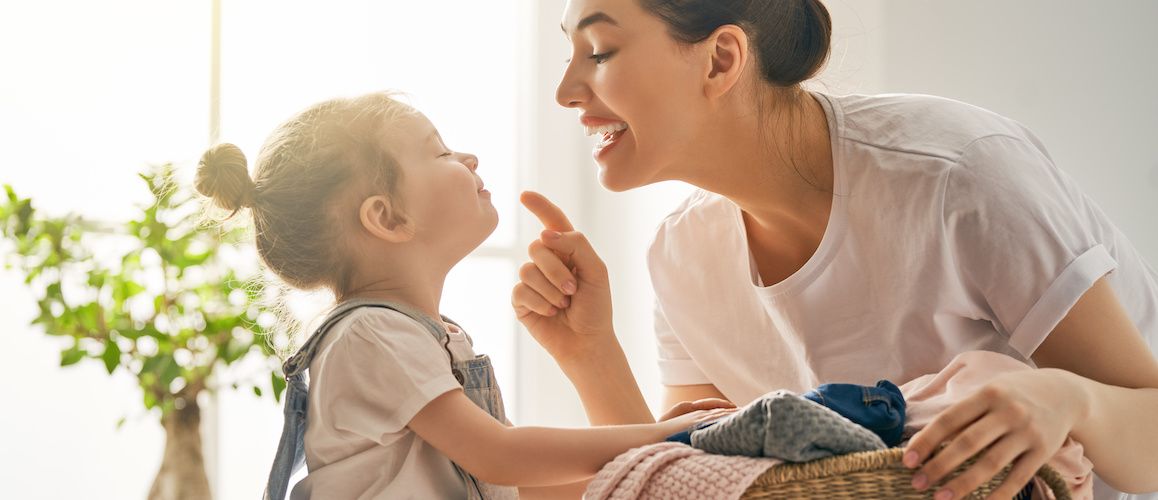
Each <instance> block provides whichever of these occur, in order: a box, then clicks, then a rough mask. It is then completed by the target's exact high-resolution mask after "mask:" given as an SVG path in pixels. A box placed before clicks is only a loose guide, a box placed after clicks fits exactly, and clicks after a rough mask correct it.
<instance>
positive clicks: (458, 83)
mask: <svg viewBox="0 0 1158 500" xmlns="http://www.w3.org/2000/svg"><path fill="white" fill-rule="evenodd" d="M826 4H827V6H828V7H829V9H830V11H831V12H832V15H833V18H834V23H835V29H834V31H835V32H834V51H833V54H832V57H831V59H830V61H829V63H828V68H827V70H826V71H825V72H824V73H823V75H822V76H821V77H820V78H819V79H818V80H817V81H815V82H812V84H811V86H812V88H814V89H816V90H819V91H822V92H830V93H835V94H845V93H884V92H911V93H925V94H935V95H941V96H945V97H950V98H954V99H958V100H962V101H965V102H969V103H972V104H975V105H978V106H982V107H985V108H988V109H991V110H993V111H996V112H998V113H1000V114H1003V115H1005V116H1008V117H1011V118H1013V119H1016V120H1018V121H1020V122H1022V123H1024V124H1026V125H1027V126H1028V127H1029V128H1030V129H1032V130H1034V131H1035V132H1036V133H1037V135H1038V136H1039V137H1040V138H1041V139H1042V140H1043V141H1044V143H1045V145H1046V146H1047V147H1048V148H1049V151H1050V153H1051V154H1052V156H1053V158H1054V159H1055V160H1056V162H1057V164H1058V165H1059V166H1060V167H1061V168H1062V169H1063V170H1066V171H1068V172H1069V173H1070V174H1071V175H1072V176H1073V177H1075V178H1076V179H1077V181H1078V182H1079V183H1080V184H1081V185H1082V186H1083V187H1084V188H1085V189H1086V191H1087V192H1088V193H1089V194H1090V195H1091V196H1092V197H1093V198H1094V199H1095V200H1096V201H1097V202H1098V203H1099V204H1100V205H1101V207H1102V208H1103V209H1104V210H1105V211H1106V212H1107V213H1108V214H1109V216H1110V217H1111V219H1113V220H1114V221H1115V222H1116V223H1117V224H1118V226H1119V227H1120V228H1121V229H1122V230H1123V231H1124V232H1125V233H1126V235H1127V236H1128V237H1130V238H1131V240H1132V241H1133V242H1134V244H1135V245H1136V246H1137V247H1138V248H1139V249H1140V250H1141V251H1142V253H1143V254H1144V255H1145V256H1146V257H1147V258H1148V259H1149V261H1150V262H1151V263H1152V264H1158V224H1155V222H1154V214H1158V153H1156V152H1155V149H1154V142H1155V139H1154V137H1155V135H1156V133H1158V94H1156V93H1155V92H1154V91H1153V90H1154V89H1155V88H1158V58H1156V57H1155V56H1154V54H1155V53H1156V50H1158V30H1154V29H1153V23H1154V21H1155V20H1158V3H1156V2H1152V1H1149V0H1116V1H1114V2H1056V1H1050V0H1018V1H1009V0H975V1H971V2H948V1H937V2H929V1H917V0H888V1H885V0H830V1H827V2H826ZM562 9H563V2H562V1H560V0H492V1H488V2H478V1H471V0H423V1H408V2H401V1H394V0H330V1H327V2H320V1H302V0H290V1H286V0H282V1H272V0H213V1H203V2H171V1H161V2H158V1H147V0H106V1H102V2H90V1H81V0H42V1H37V2H20V1H14V0H3V2H0V151H2V154H0V184H11V185H13V186H14V187H15V188H16V189H17V191H18V192H19V193H20V194H21V195H22V196H26V197H31V198H32V199H33V200H34V201H35V203H36V206H37V207H38V208H39V209H40V210H42V211H44V212H47V213H55V214H64V213H67V212H75V213H80V214H83V215H84V216H85V217H86V218H88V219H91V220H98V221H109V222H116V221H122V220H126V219H127V218H129V217H133V216H134V215H135V214H136V210H137V208H136V207H137V206H138V205H140V204H143V203H146V202H148V201H149V200H150V193H149V192H148V190H147V189H145V188H144V186H143V184H142V183H141V182H139V180H137V178H136V176H135V174H136V173H137V172H140V171H143V170H144V169H146V168H147V166H148V165H150V164H159V163H165V162H173V163H175V164H176V165H177V166H178V168H179V171H178V176H179V178H181V179H184V180H185V182H187V180H188V179H191V177H192V171H193V169H194V167H195V166H196V162H197V158H198V157H199V156H200V154H201V152H202V151H203V150H204V149H205V148H206V147H207V146H208V145H209V144H211V143H214V142H217V141H227V142H233V143H235V144H237V145H239V146H241V148H242V149H243V150H244V151H245V152H246V154H247V155H248V156H249V157H250V158H251V159H252V158H254V157H255V156H256V154H257V151H258V149H259V147H260V145H261V141H262V140H263V139H264V137H265V135H266V134H267V133H269V132H270V131H271V130H272V129H273V128H274V127H275V126H276V125H277V124H278V123H279V122H281V121H282V120H284V119H286V118H287V117H289V116H291V115H292V114H293V113H294V112H296V111H297V110H299V109H301V108H303V107H305V106H307V105H309V104H312V103H314V102H317V101H320V100H323V99H326V98H330V97H334V96H339V95H355V94H359V93H363V92H367V91H373V90H381V89H397V90H401V91H404V92H406V93H407V94H408V95H409V100H410V102H412V103H413V104H414V105H415V106H417V107H418V108H419V109H421V110H422V111H424V112H425V113H426V114H427V115H428V116H429V117H430V118H431V120H432V121H433V122H434V123H435V124H436V126H438V127H439V129H440V130H441V132H442V135H443V137H444V138H445V139H446V142H447V143H448V145H449V146H450V147H451V148H453V149H456V150H461V151H469V152H474V153H476V154H477V155H478V156H479V157H480V158H481V169H480V174H481V175H482V176H483V178H484V179H485V180H486V183H487V187H488V189H490V190H491V191H492V192H493V193H494V197H493V199H494V200H495V205H496V206H497V207H498V209H499V214H500V219H501V222H500V224H499V228H498V230H497V231H496V232H495V234H494V235H493V236H492V237H491V238H490V239H489V240H488V241H487V243H486V244H485V245H484V246H483V247H482V248H480V249H479V250H478V251H477V252H476V253H475V254H474V255H473V256H471V257H470V258H468V259H467V260H466V261H465V262H464V263H463V264H462V265H461V266H459V267H458V268H457V269H456V270H455V271H454V273H453V274H452V275H451V277H450V280H449V283H448V287H447V289H446V292H445V296H444V303H443V312H444V313H446V314H448V315H449V316H451V317H453V318H455V319H456V320H458V321H459V322H461V323H463V324H464V325H466V326H467V329H468V330H469V331H470V332H471V333H472V335H473V336H474V338H475V339H476V349H477V350H478V351H480V352H486V353H488V354H490V355H491V356H492V357H493V358H494V360H495V363H496V366H497V368H498V375H499V379H500V383H501V384H502V386H503V389H504V395H505V397H506V400H507V401H506V403H507V407H508V408H509V409H510V411H509V414H510V415H511V418H512V420H513V421H514V422H515V423H518V424H538V425H565V426H579V425H584V424H585V418H584V416H583V412H582V409H581V407H580V405H579V402H578V398H577V397H576V396H575V394H574V391H573V390H572V388H571V386H570V384H569V383H567V381H566V380H565V378H564V377H563V376H562V374H561V373H560V371H559V370H558V368H556V367H555V365H554V364H553V363H552V362H551V361H550V359H549V358H547V357H546V356H545V355H543V353H542V352H541V351H540V350H539V348H538V346H537V345H536V344H535V343H534V341H533V340H531V339H530V338H529V336H527V335H526V334H525V332H523V331H521V329H520V327H519V326H518V323H517V322H516V321H515V319H514V315H513V313H512V312H511V310H510V306H509V293H510V289H511V287H512V286H513V285H514V283H515V281H516V269H517V266H518V265H519V264H521V263H522V262H523V260H525V258H526V257H525V248H526V245H527V243H529V242H530V241H531V239H532V238H535V237H536V235H537V234H538V231H539V228H538V226H537V225H536V223H535V221H534V220H533V219H531V218H530V217H529V216H528V214H526V213H524V212H522V211H520V210H519V209H518V207H517V205H516V203H517V202H516V198H517V194H518V192H519V191H520V190H522V189H535V190H539V191H541V192H544V193H545V194H547V195H548V196H550V197H552V198H553V199H554V200H556V201H557V202H558V203H559V204H560V205H561V206H562V207H563V208H564V209H565V210H567V212H568V213H569V214H570V215H571V217H572V220H573V222H574V223H575V225H576V226H577V228H579V229H580V230H583V231H585V232H586V233H587V234H588V235H589V236H590V238H591V240H592V241H593V243H594V244H595V246H596V248H597V249H598V250H599V251H600V252H601V253H602V255H603V257H604V259H605V260H606V261H607V263H608V266H609V269H610V272H611V278H612V284H613V296H614V299H615V311H616V318H615V320H616V328H617V331H618V334H619V336H620V338H621V341H622V342H623V344H624V347H625V349H626V350H627V352H628V356H629V358H630V360H631V363H632V367H633V369H634V371H635V373H636V375H637V377H638V378H639V381H640V384H641V386H642V387H643V389H644V392H645V395H646V396H647V397H648V399H649V401H650V402H651V403H652V405H653V408H654V409H657V410H658V408H656V405H658V402H659V384H658V373H657V371H656V368H655V357H656V355H655V349H654V346H653V342H652V338H651V333H650V332H651V303H652V300H653V293H652V291H651V288H650V283H649V281H648V278H647V272H646V267H645V265H644V251H645V248H646V246H647V244H648V242H649V240H650V238H651V235H652V232H653V230H654V228H655V226H656V224H658V223H659V221H660V220H661V219H662V217H663V216H664V215H666V213H668V212H669V211H670V210H671V209H672V208H674V207H675V205H676V204H677V203H678V202H679V200H680V199H681V198H682V197H683V196H686V195H687V193H688V192H689V188H688V187H687V186H684V185H678V184H660V185H655V186H650V187H647V188H644V189H638V190H635V191H632V192H629V193H620V194H614V193H609V192H606V191H605V190H603V189H602V188H601V187H600V186H599V185H598V182H597V180H596V177H595V174H596V169H595V167H594V165H593V162H592V160H591V156H590V148H591V141H590V140H589V139H587V138H585V137H584V136H583V133H582V129H581V127H580V126H579V124H578V120H577V113H575V112H574V111H571V110H566V109H563V108H560V107H559V106H557V105H556V104H555V102H554V88H555V85H556V83H557V82H558V79H559V76H560V74H561V71H562V69H563V60H564V59H565V58H567V57H568V55H569V46H568V44H567V42H566V40H565V39H564V37H563V35H562V34H561V33H560V32H559V21H560V18H561V13H562ZM3 248H4V247H0V251H4V250H3ZM317 302H318V301H316V300H315V301H312V302H311V301H310V300H304V301H301V304H300V309H301V311H299V312H300V313H301V314H302V315H304V316H308V315H309V313H310V311H311V308H317V307H319V305H318V303H317ZM35 304H36V296H35V293H34V292H33V291H32V290H30V289H29V288H28V287H27V286H25V285H24V284H23V280H22V278H20V277H19V276H18V275H17V274H16V273H15V272H14V271H0V360H2V362H0V397H2V403H0V483H2V484H4V490H5V493H4V494H3V495H2V496H4V497H5V498H20V499H39V498H46V499H47V498H90V499H128V498H144V497H146V496H147V493H148V490H149V486H150V484H151V482H152V479H153V477H154V475H155V474H156V472H157V468H158V466H159V464H160V461H161V452H162V448H163V446H164V432H163V430H162V429H161V428H160V426H159V425H158V423H157V417H156V414H155V413H150V412H147V411H146V410H145V409H144V407H143V406H142V404H141V397H142V395H141V390H140V389H139V388H138V385H137V382H136V380H135V378H134V377H132V376H131V375H129V374H126V373H124V372H120V371H117V372H114V374H113V375H111V376H110V375H109V374H108V373H107V372H106V370H105V367H104V366H102V365H101V364H100V363H94V362H90V361H89V360H86V361H84V362H81V363H78V364H76V365H74V366H69V367H65V368H62V367H61V366H60V364H61V354H60V351H61V349H62V346H63V344H62V343H61V342H62V339H59V338H55V337H50V336H46V335H44V333H43V332H42V331H41V330H39V329H37V328H34V327H31V326H29V322H30V321H31V320H32V319H33V318H34V317H36V315H37V309H36V305H35ZM314 310H316V309H314ZM202 410H203V421H202V429H203V433H204V440H205V441H204V443H205V454H206V468H207V472H208V476H209V482H210V485H211V488H212V490H213V491H214V493H215V496H216V498H219V499H226V500H232V499H245V498H255V497H257V496H258V495H260V493H261V489H262V487H263V484H264V480H265V477H266V474H267V473H268V470H269V469H268V468H269V465H270V460H271V458H272V455H273V452H274V449H275V448H276V441H277V437H278V434H279V432H280V429H281V423H282V418H281V414H280V407H279V405H278V404H277V403H275V402H274V400H273V398H271V397H269V395H268V394H266V395H265V396H264V397H261V398H259V397H257V396H255V395H254V394H253V392H251V391H229V390H227V391H220V392H217V393H215V394H212V395H207V396H206V397H205V398H204V401H202ZM122 419H124V421H123V425H120V426H119V428H118V422H120V421H121V420H122Z"/></svg>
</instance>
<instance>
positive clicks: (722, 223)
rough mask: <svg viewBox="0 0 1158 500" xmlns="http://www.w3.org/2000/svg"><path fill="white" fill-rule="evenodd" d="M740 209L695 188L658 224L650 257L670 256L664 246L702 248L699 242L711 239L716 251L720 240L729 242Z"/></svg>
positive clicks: (725, 200) (721, 197)
mask: <svg viewBox="0 0 1158 500" xmlns="http://www.w3.org/2000/svg"><path fill="white" fill-rule="evenodd" d="M738 217H739V208H738V207H736V205H735V203H733V202H732V201H731V200H729V199H728V198H727V197H724V196H722V195H719V194H716V193H713V192H711V191H706V190H703V189H696V190H695V191H693V192H692V193H691V194H690V195H688V197H687V198H685V199H684V201H683V202H682V203H680V204H679V205H678V206H677V207H676V208H675V210H672V211H671V213H669V214H668V215H667V217H665V218H664V219H663V221H662V222H660V223H659V226H658V227H656V230H655V236H654V237H653V238H652V241H651V246H650V251H649V252H648V253H649V255H650V259H651V260H652V261H653V262H654V261H655V260H656V259H657V258H658V257H657V254H660V255H668V256H669V257H670V256H671V252H667V251H665V250H664V249H670V248H681V249H683V250H684V251H685V253H686V252H687V251H689V250H690V249H694V248H699V247H703V245H701V244H700V243H702V242H705V241H711V242H713V245H712V248H713V249H715V250H719V249H720V247H719V245H720V244H722V242H725V241H730V240H731V239H732V238H729V236H733V235H734V234H735V233H737V232H738V231H739V226H738V222H739V219H738Z"/></svg>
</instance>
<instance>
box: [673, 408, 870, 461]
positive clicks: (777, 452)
mask: <svg viewBox="0 0 1158 500" xmlns="http://www.w3.org/2000/svg"><path fill="white" fill-rule="evenodd" d="M691 442H692V446H694V447H696V448H699V449H701V450H704V451H707V452H709V453H717V454H720V455H743V456H749V457H772V458H778V459H781V460H785V461H788V462H807V461H810V460H816V459H819V458H825V457H830V456H834V455H842V454H845V453H853V452H857V451H870V450H880V449H884V448H885V443H884V442H883V441H881V439H880V438H879V437H877V435H876V434H874V433H873V432H872V431H870V430H868V429H866V428H864V427H862V426H860V425H857V424H856V423H854V422H853V421H851V420H849V419H847V418H845V417H843V416H841V415H840V414H838V413H836V412H835V411H833V410H831V409H829V408H826V407H824V406H822V405H820V404H817V403H814V402H812V401H809V400H807V399H804V398H803V397H801V396H799V395H796V394H793V393H791V392H788V391H776V392H772V393H769V394H766V395H764V396H762V397H760V398H759V399H757V400H755V401H753V402H752V403H751V404H749V405H747V406H745V407H744V408H742V409H740V410H739V411H737V412H736V413H734V414H732V415H730V416H728V417H725V418H723V419H721V420H718V421H717V422H716V423H715V425H711V426H709V427H704V428H702V429H697V430H693V431H692V432H691Z"/></svg>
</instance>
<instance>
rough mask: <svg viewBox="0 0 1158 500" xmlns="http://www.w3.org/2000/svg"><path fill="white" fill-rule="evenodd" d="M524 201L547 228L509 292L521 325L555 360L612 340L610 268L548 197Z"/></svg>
mask: <svg viewBox="0 0 1158 500" xmlns="http://www.w3.org/2000/svg"><path fill="white" fill-rule="evenodd" d="M520 201H521V202H522V203H523V206H525V207H527V209H528V210H530V211H531V213H533V214H535V216H536V217H538V218H539V220H540V221H541V222H542V223H543V226H544V227H545V228H546V230H544V231H543V232H542V234H541V235H540V239H538V240H535V241H533V242H532V243H531V245H530V247H529V249H528V254H529V255H530V258H531V261H530V262H527V263H525V264H523V265H522V267H520V268H519V279H520V282H519V283H518V284H516V285H515V288H514V290H513V291H512V292H511V305H512V306H513V307H514V308H515V314H516V315H517V316H518V318H519V321H520V322H522V323H523V326H525V327H526V328H527V330H529V331H530V332H531V335H532V336H533V337H534V338H535V340H536V341H537V342H538V343H539V345H542V346H543V348H544V349H546V350H547V352H548V353H550V354H551V356H552V357H554V358H555V359H556V361H565V360H569V359H572V358H575V357H577V356H579V355H580V354H583V353H593V352H596V351H597V350H598V349H600V348H601V347H602V346H601V345H600V343H602V342H607V341H613V342H614V341H615V333H614V330H613V328H612V323H611V286H610V283H609V282H608V279H607V266H605V265H604V264H603V261H602V260H600V258H599V256H598V255H597V254H596V253H595V250H594V249H593V248H592V247H591V244H590V243H589V242H588V241H587V238H586V237H585V236H583V233H580V232H578V231H575V230H574V228H573V227H572V226H571V222H570V221H569V220H568V219H567V216H566V214H564V213H563V211H562V210H560V209H559V207H557V206H555V205H554V204H553V203H551V201H550V200H548V199H547V198H546V197H544V196H543V195H540V194H538V193H535V192H531V191H526V192H524V193H523V194H522V196H521V197H520Z"/></svg>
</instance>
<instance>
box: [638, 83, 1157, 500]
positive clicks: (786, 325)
mask: <svg viewBox="0 0 1158 500" xmlns="http://www.w3.org/2000/svg"><path fill="white" fill-rule="evenodd" d="M815 97H816V98H817V100H818V101H819V102H820V103H821V104H822V106H823V107H824V110H825V113H826V115H827V117H828V122H829V131H830V133H831V138H832V153H833V163H834V174H835V179H834V189H833V191H834V193H833V198H832V199H833V201H832V212H831V216H830V219H829V222H828V226H827V229H826V230H825V233H824V237H823V240H822V241H821V243H820V247H819V248H818V249H817V251H816V253H815V254H814V255H813V256H812V257H811V258H810V259H809V260H808V261H807V263H806V264H805V265H804V266H803V267H802V268H801V269H800V270H798V271H797V272H796V273H795V274H793V275H792V276H790V277H788V278H787V279H785V280H783V281H781V282H779V283H775V284H771V285H769V286H763V285H762V283H761V282H760V279H759V275H758V273H757V271H756V269H755V266H754V264H753V259H752V256H751V253H750V252H749V247H748V243H747V237H746V233H745V230H744V223H743V219H742V218H741V212H740V210H739V208H738V207H737V206H736V205H735V204H733V203H732V202H731V201H729V200H728V199H727V198H724V197H722V196H719V195H717V194H714V193H709V192H705V191H698V192H695V193H693V194H692V195H691V196H690V197H689V198H688V199H687V200H686V201H685V202H684V203H683V204H682V205H681V206H680V207H679V208H677V209H676V210H675V211H674V212H673V213H672V214H671V215H669V216H668V217H667V218H666V219H665V220H664V221H663V223H662V224H661V225H660V227H659V229H658V231H657V233H656V236H655V240H654V242H653V243H652V246H651V249H650V251H649V256H648V261H649V267H650V271H651V279H652V284H653V285H654V287H655V291H656V295H657V304H656V310H655V325H656V326H655V330H656V336H657V340H658V344H659V357H660V360H659V363H660V376H661V381H662V382H663V383H664V384H666V385H690V384H707V383H711V384H715V385H716V387H718V388H719V389H720V391H722V392H723V393H724V395H725V396H727V397H728V398H729V399H731V400H732V401H734V402H735V403H737V404H744V403H747V402H749V401H751V400H753V399H755V398H756V397H758V396H760V395H762V394H764V393H766V392H769V391H771V390H774V389H781V388H785V389H790V390H793V391H798V392H799V391H805V390H808V389H811V388H813V387H815V386H817V385H819V384H821V383H826V382H849V383H858V384H866V385H871V384H873V383H875V382H876V381H877V380H879V379H889V380H892V381H893V382H895V383H897V384H901V383H904V382H906V381H908V380H911V379H913V378H916V377H918V376H920V375H924V374H929V373H936V372H937V371H939V370H940V369H941V368H943V367H945V366H946V365H947V364H948V363H949V361H950V360H951V359H953V357H954V356H956V355H957V354H960V353H962V352H965V351H970V350H988V351H995V352H1000V353H1005V354H1009V355H1011V356H1014V357H1016V358H1018V359H1021V360H1027V358H1028V357H1029V356H1030V355H1031V354H1033V352H1034V350H1035V349H1037V347H1038V346H1039V345H1040V344H1041V343H1042V341H1043V340H1045V338H1046V336H1048V335H1049V334H1050V332H1051V331H1052V330H1053V328H1054V327H1055V326H1056V325H1057V324H1058V322H1059V321H1060V320H1061V319H1062V318H1063V317H1064V316H1065V315H1066V313H1067V312H1068V311H1069V309H1070V308H1071V307H1072V306H1073V305H1074V303H1075V302H1076V301H1077V300H1078V299H1079V298H1080V297H1081V296H1082V294H1083V293H1085V292H1086V291H1087V290H1088V289H1089V288H1090V286H1091V285H1092V284H1093V283H1094V282H1095V281H1097V280H1098V279H1099V278H1102V277H1103V276H1107V274H1108V276H1107V279H1108V281H1109V283H1110V285H1111V286H1112V287H1113V289H1114V291H1115V292H1116V293H1117V296H1118V299H1119V300H1120V301H1121V303H1122V305H1123V306H1124V307H1125V309H1126V312H1127V313H1128V314H1129V316H1130V319H1132V320H1133V322H1134V324H1135V325H1137V327H1138V330H1139V331H1140V332H1141V334H1142V336H1143V337H1144V338H1145V340H1146V342H1147V343H1148V345H1149V347H1150V350H1151V352H1154V351H1156V350H1158V273H1156V272H1155V270H1154V268H1153V267H1151V266H1150V265H1149V264H1147V263H1146V262H1145V261H1144V260H1143V258H1142V257H1141V256H1140V255H1139V254H1138V252H1137V251H1136V250H1135V249H1134V247H1133V246H1131V244H1130V242H1129V241H1127V239H1126V237H1125V235H1123V234H1122V232H1121V231H1119V230H1118V229H1117V228H1116V227H1114V225H1113V224H1112V223H1111V222H1110V220H1109V219H1108V218H1107V217H1106V215H1105V214H1103V213H1102V211H1101V210H1100V209H1099V208H1098V207H1097V206H1096V205H1095V203H1094V202H1093V201H1092V200H1091V199H1090V198H1089V197H1088V196H1086V195H1085V194H1083V193H1082V191H1081V190H1080V189H1079V188H1078V186H1077V184H1076V183H1075V182H1074V181H1073V180H1072V179H1071V178H1070V177H1069V176H1068V175H1066V174H1065V173H1064V172H1062V171H1061V170H1060V169H1058V168H1057V167H1056V166H1055V165H1054V163H1053V160H1052V159H1051V158H1050V156H1049V154H1048V153H1047V152H1046V151H1045V148H1044V147H1043V146H1042V144H1041V143H1040V142H1039V141H1038V139H1037V138H1036V137H1034V136H1033V134H1032V133H1031V132H1030V131H1028V130H1026V129H1025V128H1024V127H1022V126H1021V125H1020V124H1018V123H1016V122H1014V121H1012V120H1009V119H1007V118H1004V117H1001V116H999V115H996V114H994V113H991V112H989V111H986V110H983V109H980V108H977V107H974V106H970V105H967V104H963V103H960V102H956V101H952V100H948V99H942V98H936V97H930V96H919V95H881V96H858V95H853V96H843V97H834V96H827V95H822V94H815ZM1091 147H1095V146H1094V145H1091ZM1108 167H1111V166H1107V168H1108ZM1100 486H1102V487H1101V488H1099V489H1100V490H1102V492H1103V493H1102V494H1101V495H1099V497H1098V498H1115V497H1114V496H1110V495H1111V493H1112V492H1110V491H1108V490H1106V489H1105V488H1104V485H1100ZM1136 498H1144V497H1136ZM1154 498H1158V495H1155V496H1154Z"/></svg>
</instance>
